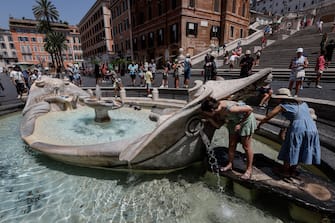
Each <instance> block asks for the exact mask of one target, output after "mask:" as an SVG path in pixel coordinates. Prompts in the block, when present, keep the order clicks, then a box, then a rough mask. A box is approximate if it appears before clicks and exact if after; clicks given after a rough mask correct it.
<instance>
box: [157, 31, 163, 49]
mask: <svg viewBox="0 0 335 223" xmlns="http://www.w3.org/2000/svg"><path fill="white" fill-rule="evenodd" d="M163 44H164V29H159V30H158V31H157V45H158V46H161V45H163Z"/></svg>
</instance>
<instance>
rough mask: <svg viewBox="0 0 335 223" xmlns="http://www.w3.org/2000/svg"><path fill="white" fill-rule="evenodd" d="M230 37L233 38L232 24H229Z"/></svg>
mask: <svg viewBox="0 0 335 223" xmlns="http://www.w3.org/2000/svg"><path fill="white" fill-rule="evenodd" d="M230 38H234V26H230Z"/></svg>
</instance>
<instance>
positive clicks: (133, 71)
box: [128, 61, 138, 87]
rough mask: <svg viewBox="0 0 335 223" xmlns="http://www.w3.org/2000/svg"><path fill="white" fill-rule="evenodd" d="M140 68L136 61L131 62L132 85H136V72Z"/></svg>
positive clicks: (129, 69) (129, 67)
mask: <svg viewBox="0 0 335 223" xmlns="http://www.w3.org/2000/svg"><path fill="white" fill-rule="evenodd" d="M137 70H138V65H137V64H135V62H134V61H132V62H131V64H129V66H128V71H129V75H130V78H131V86H133V87H134V86H135V80H136V73H137Z"/></svg>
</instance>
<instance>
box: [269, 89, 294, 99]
mask: <svg viewBox="0 0 335 223" xmlns="http://www.w3.org/2000/svg"><path fill="white" fill-rule="evenodd" d="M271 97H272V98H278V99H293V100H296V99H297V98H296V97H292V95H291V91H290V89H288V88H279V89H278V90H277V91H276V94H272V95H271Z"/></svg>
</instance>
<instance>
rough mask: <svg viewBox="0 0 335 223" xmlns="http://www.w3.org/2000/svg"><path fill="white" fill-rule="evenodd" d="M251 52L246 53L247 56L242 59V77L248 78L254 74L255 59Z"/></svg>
mask: <svg viewBox="0 0 335 223" xmlns="http://www.w3.org/2000/svg"><path fill="white" fill-rule="evenodd" d="M250 54H251V51H250V50H247V51H245V56H244V57H243V58H242V60H241V62H240V67H241V72H240V77H241V78H242V77H248V76H249V75H251V74H252V68H253V66H254V58H252V57H251V56H250Z"/></svg>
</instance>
